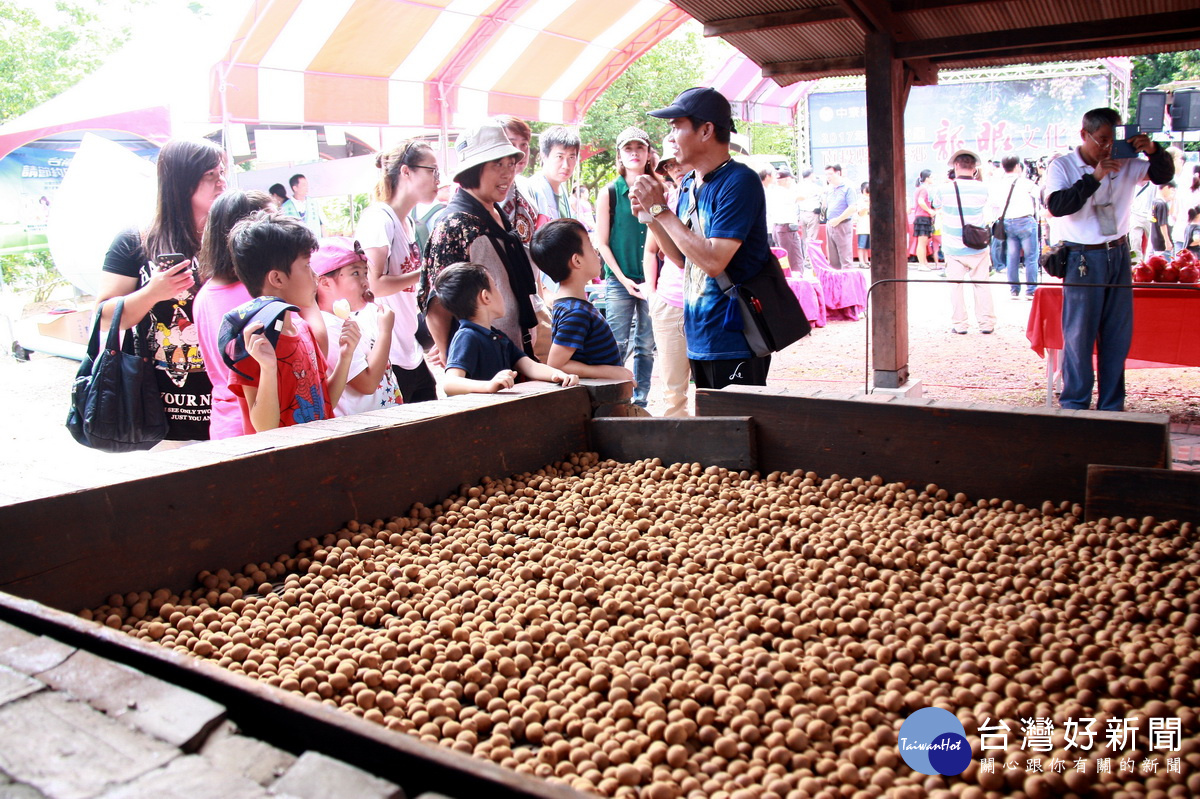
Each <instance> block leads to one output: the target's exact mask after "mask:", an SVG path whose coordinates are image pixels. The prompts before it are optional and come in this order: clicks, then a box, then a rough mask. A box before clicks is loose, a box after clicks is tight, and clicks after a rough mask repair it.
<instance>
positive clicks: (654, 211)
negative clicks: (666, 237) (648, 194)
mask: <svg viewBox="0 0 1200 799" xmlns="http://www.w3.org/2000/svg"><path fill="white" fill-rule="evenodd" d="M648 210H649V211H650V216H658V215H659V214H661V213H662V212H663V211H665V210H667V206H665V205H658V204H655V205H652V206H650V208H649V209H648Z"/></svg>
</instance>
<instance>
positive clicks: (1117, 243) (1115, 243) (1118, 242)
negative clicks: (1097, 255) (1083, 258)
mask: <svg viewBox="0 0 1200 799" xmlns="http://www.w3.org/2000/svg"><path fill="white" fill-rule="evenodd" d="M1125 239H1126V237H1125V236H1122V237H1121V238H1119V239H1113V240H1112V241H1106V242H1104V243H1102V244H1077V243H1075V242H1073V241H1069V242H1067V243H1066V244H1067V248H1068V249H1071V250H1111V249H1113V248H1114V247H1121V246H1124V245H1125Z"/></svg>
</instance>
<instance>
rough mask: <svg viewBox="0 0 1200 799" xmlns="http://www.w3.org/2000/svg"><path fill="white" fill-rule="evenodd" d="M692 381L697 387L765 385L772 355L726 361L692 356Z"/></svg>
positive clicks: (690, 361)
mask: <svg viewBox="0 0 1200 799" xmlns="http://www.w3.org/2000/svg"><path fill="white" fill-rule="evenodd" d="M688 363H690V364H691V366H692V382H694V383H695V384H696V388H725V386H733V385H738V386H765V385H766V384H767V372H768V371H770V369H771V356H770V355H766V356H764V357H762V358H753V357H752V358H732V359H730V360H725V361H697V360H693V359H691V358H689V359H688Z"/></svg>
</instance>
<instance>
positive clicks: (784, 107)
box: [705, 53, 816, 125]
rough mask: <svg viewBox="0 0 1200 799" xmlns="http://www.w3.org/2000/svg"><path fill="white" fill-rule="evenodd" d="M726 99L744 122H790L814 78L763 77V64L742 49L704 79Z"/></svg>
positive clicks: (788, 123)
mask: <svg viewBox="0 0 1200 799" xmlns="http://www.w3.org/2000/svg"><path fill="white" fill-rule="evenodd" d="M705 85H707V86H712V87H713V88H714V89H716V90H717V91H719V92H721V94H723V95H725V96H726V97H727V98H728V99H729V103H730V105H732V106H733V115H734V116H735V117H737V118H738V119H741V120H743V121H745V122H769V123H771V124H774V125H790V124H792V119H793V115H794V114H795V110H796V106H797V105H798V104H799V103H800V101H801V100H803V99H804V98H805V97H806V96H807V95H808V93H809V92H810V91H812V88H813V86H815V85H816V83H815V81H801V82H799V83H793V84H792V85H790V86H780V85H779V84H778V83H776V82H775V81H773V80H771V79H770V78H764V77H763V73H762V67H760V66H759V65H758V64H755V63H754V62H753V61H751V60H750V59H749V58H746V56H744V55H742V54H741V53H734V54H733V55H731V56H730V57H729V58H728V59H727V60H726V61H725V63H724V64H722V65H721V66H720V68H718V69H717V71H716V72H714V73H713V74H712V75H711V76H710V77H709V78H708V80H707V81H706V83H705Z"/></svg>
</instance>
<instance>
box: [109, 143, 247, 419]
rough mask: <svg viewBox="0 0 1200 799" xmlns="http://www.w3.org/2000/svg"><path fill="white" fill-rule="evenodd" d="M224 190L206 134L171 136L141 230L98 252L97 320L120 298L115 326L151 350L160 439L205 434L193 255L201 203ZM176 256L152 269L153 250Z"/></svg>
mask: <svg viewBox="0 0 1200 799" xmlns="http://www.w3.org/2000/svg"><path fill="white" fill-rule="evenodd" d="M223 191H225V153H224V151H222V150H221V148H220V147H219V146H218V145H217V144H215V143H213V142H211V141H208V140H207V139H198V140H188V139H177V140H172V141H169V142H167V143H166V145H164V146H163V148H162V150H161V151H160V152H159V154H158V203H157V208H156V210H155V214H154V219H153V221H152V222H151V223H150V226H149V227H147V228H145V229H144V230H137V229H131V230H126V231H122V232H121V233H120V234H118V235H117V237H116V238H115V239H114V240H113V243H112V246H111V247H110V248H109V250H108V254H107V255H105V257H104V270H103V273H102V274H101V278H100V291H99V292H98V295H97V301H98V302H101V303H104V322H105V323H108V322H109V321H110V320H111V319H112V311H113V308H114V307H115V304H114V303H113V302H109V301H110V300H112V299H114V298H117V297H124V298H125V310H124V313H123V314H122V317H121V326H122V327H124V328H130V327H134V326H136V330H137V335H138V337H139V341H138V344H139V347H140V350H139V351H140V352H148V353H152V354H153V358H154V363H155V366H156V367H157V368H156V374H157V376H158V387H159V390H160V391H161V392H162V397H163V405H164V406H165V408H166V411H167V420H168V422H169V423H170V428H169V429H168V431H167V439H169V440H173V441H197V440H203V439H207V438H208V420H209V413H210V411H211V406H212V384H211V383H210V382H209V380H208V375H207V374H206V373H205V371H204V355H203V354H202V353H201V352H200V342H199V339H198V337H197V335H196V334H197V330H196V328H195V326H194V325H193V324H192V302H193V300H194V299H195V297H196V292H197V291H199V289H200V281H199V278H198V277H197V272H196V264H195V258H196V254H197V253H198V252H199V251H200V240H201V236H202V234H203V231H204V225H205V223H206V222H207V220H208V209H209V208H210V207H211V206H212V204H213V201H214V200H216V198H217V197H219V196H220V195H221V193H222V192H223ZM168 253H178V254H180V255H182V256H183V258H184V260H183V261H182V262H180V263H178V264H176V265H174V266H170V267H167V268H165V269H160V268H159V267H158V265H157V263H156V262H155V259H156V258H157V256H159V255H166V254H168Z"/></svg>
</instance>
